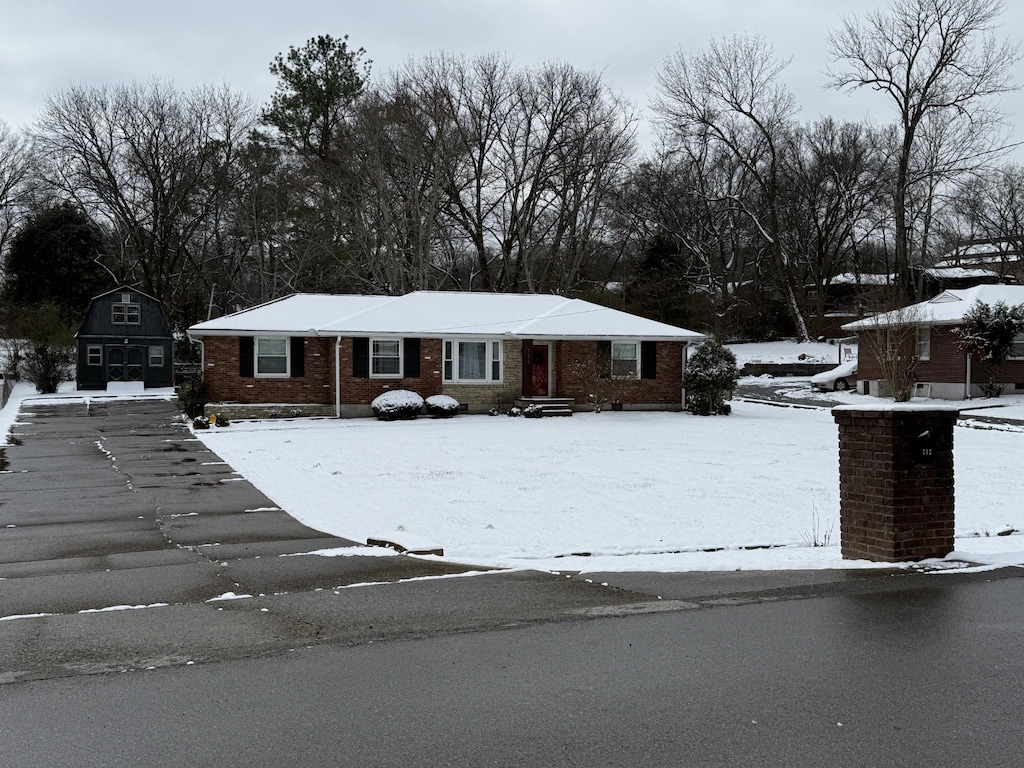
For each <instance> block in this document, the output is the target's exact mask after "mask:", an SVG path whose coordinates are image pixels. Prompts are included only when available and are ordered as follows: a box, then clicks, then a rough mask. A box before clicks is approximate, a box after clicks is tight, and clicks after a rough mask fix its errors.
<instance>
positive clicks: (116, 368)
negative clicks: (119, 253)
mask: <svg viewBox="0 0 1024 768" xmlns="http://www.w3.org/2000/svg"><path fill="white" fill-rule="evenodd" d="M77 338H78V360H77V363H78V374H77V379H78V388H79V389H106V387H107V382H110V381H141V382H143V383H144V385H145V386H146V387H170V386H172V384H173V383H174V338H173V337H172V336H171V329H170V326H169V325H168V323H167V318H166V317H165V316H164V312H163V307H162V306H161V305H160V302H159V301H157V300H156V299H154V298H153V297H152V296H148V295H146V294H144V293H140V292H139V291H137V290H134V289H131V288H118V289H116V290H113V291H110V292H109V293H105V294H103V295H102V296H97V297H96V298H95V299H93V300H92V303H91V304H90V305H89V310H88V312H87V313H86V317H85V321H84V322H83V323H82V327H81V328H80V329H79V331H78V334H77Z"/></svg>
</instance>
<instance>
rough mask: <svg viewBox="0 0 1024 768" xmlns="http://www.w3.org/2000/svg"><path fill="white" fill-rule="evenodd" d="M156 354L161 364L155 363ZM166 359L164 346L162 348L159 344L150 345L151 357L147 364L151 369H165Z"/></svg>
mask: <svg viewBox="0 0 1024 768" xmlns="http://www.w3.org/2000/svg"><path fill="white" fill-rule="evenodd" d="M154 353H156V355H157V359H158V360H159V362H153V354H154ZM164 357H165V356H164V348H163V347H162V346H160V345H159V344H150V345H149V357H148V360H147V363H146V364H147V365H148V366H149V367H150V368H163V367H164Z"/></svg>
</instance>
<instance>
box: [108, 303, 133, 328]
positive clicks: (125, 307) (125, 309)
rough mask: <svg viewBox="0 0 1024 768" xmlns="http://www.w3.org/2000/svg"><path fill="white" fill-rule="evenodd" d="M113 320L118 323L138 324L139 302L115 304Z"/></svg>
mask: <svg viewBox="0 0 1024 768" xmlns="http://www.w3.org/2000/svg"><path fill="white" fill-rule="evenodd" d="M111 320H113V322H114V323H117V324H118V325H138V324H139V305H138V304H115V305H114V309H113V312H112V317H111Z"/></svg>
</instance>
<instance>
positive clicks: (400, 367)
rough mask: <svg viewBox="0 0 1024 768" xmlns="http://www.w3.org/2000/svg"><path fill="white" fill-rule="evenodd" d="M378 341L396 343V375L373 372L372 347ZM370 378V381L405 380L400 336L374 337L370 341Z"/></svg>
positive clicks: (403, 347) (403, 352)
mask: <svg viewBox="0 0 1024 768" xmlns="http://www.w3.org/2000/svg"><path fill="white" fill-rule="evenodd" d="M378 341H397V342H398V373H374V372H373V345H374V342H378ZM369 365H370V378H371V379H403V378H405V342H404V340H403V339H402V337H401V336H374V337H373V338H372V339H370V360H369Z"/></svg>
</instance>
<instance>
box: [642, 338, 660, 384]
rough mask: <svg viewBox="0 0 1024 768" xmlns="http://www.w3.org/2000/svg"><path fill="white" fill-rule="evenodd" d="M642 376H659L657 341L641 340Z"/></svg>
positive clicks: (647, 377)
mask: <svg viewBox="0 0 1024 768" xmlns="http://www.w3.org/2000/svg"><path fill="white" fill-rule="evenodd" d="M640 378H641V379H656V378H658V343H657V342H656V341H641V342H640Z"/></svg>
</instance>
